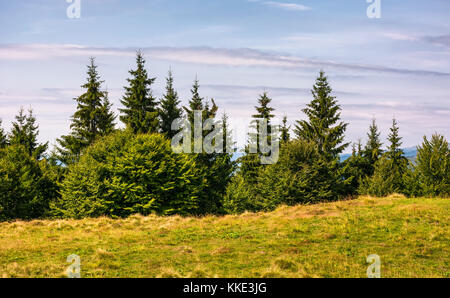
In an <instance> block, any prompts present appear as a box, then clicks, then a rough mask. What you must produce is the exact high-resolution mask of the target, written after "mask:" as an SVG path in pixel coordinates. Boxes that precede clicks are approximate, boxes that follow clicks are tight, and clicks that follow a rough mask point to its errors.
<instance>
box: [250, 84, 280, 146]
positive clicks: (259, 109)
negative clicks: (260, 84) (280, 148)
mask: <svg viewBox="0 0 450 298" xmlns="http://www.w3.org/2000/svg"><path fill="white" fill-rule="evenodd" d="M271 101H272V99H271V98H270V97H269V96H268V95H267V92H264V93H263V94H262V95H260V96H259V98H258V104H259V105H258V106H255V109H256V114H254V115H252V118H253V119H255V120H253V121H252V123H251V128H252V129H253V130H254V133H251V134H250V142H252V141H253V142H255V143H256V144H255V148H256V151H257V152H258V154H259V153H261V150H260V140H261V139H262V138H263V137H264V136H262V135H261V133H260V125H261V123H260V121H258V120H262V119H264V120H267V142H268V143H270V141H271V135H270V134H271V127H270V124H271V119H272V118H273V117H275V115H273V114H272V112H273V111H275V109H274V108H272V107H270V106H269V104H270V103H271Z"/></svg>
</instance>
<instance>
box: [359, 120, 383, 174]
mask: <svg viewBox="0 0 450 298" xmlns="http://www.w3.org/2000/svg"><path fill="white" fill-rule="evenodd" d="M367 136H368V140H367V144H366V146H365V147H364V152H363V155H364V158H365V159H366V161H367V173H366V174H367V175H369V176H371V175H373V172H374V170H375V163H376V162H377V161H378V160H379V159H380V157H381V155H382V153H383V151H382V150H381V146H382V143H381V141H380V133H379V131H378V126H377V124H376V120H375V118H374V119H372V124H371V125H370V127H369V132H368V133H367Z"/></svg>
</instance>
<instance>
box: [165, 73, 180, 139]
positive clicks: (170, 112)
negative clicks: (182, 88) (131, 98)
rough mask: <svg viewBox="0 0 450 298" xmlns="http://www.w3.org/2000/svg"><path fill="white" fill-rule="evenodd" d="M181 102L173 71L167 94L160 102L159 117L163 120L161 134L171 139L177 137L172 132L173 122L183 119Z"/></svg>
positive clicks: (167, 86) (170, 74) (169, 76)
mask: <svg viewBox="0 0 450 298" xmlns="http://www.w3.org/2000/svg"><path fill="white" fill-rule="evenodd" d="M179 104H180V100H178V93H177V92H176V91H175V89H174V88H173V76H172V71H170V70H169V74H168V76H167V78H166V93H165V94H164V97H163V99H161V102H160V110H159V117H160V120H161V124H160V125H161V132H162V133H163V134H165V135H166V136H167V137H168V138H169V139H172V138H173V136H175V135H176V133H177V132H176V131H172V122H173V121H174V120H175V119H178V118H181V116H182V114H183V111H182V110H181V108H180V107H179Z"/></svg>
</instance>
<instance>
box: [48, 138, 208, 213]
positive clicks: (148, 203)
mask: <svg viewBox="0 0 450 298" xmlns="http://www.w3.org/2000/svg"><path fill="white" fill-rule="evenodd" d="M202 183H203V178H202V175H199V173H198V169H197V167H196V165H195V159H194V157H193V156H192V155H186V154H176V153H174V152H173V151H172V149H171V146H170V141H169V140H167V139H165V138H164V137H163V136H162V135H159V134H153V135H147V134H145V135H133V134H131V133H129V132H126V131H119V132H117V133H114V134H112V135H110V136H107V137H104V138H102V139H100V140H99V141H97V142H96V143H94V144H93V145H92V146H91V147H89V148H88V149H87V150H86V152H85V154H84V155H83V156H82V157H81V159H80V161H79V162H78V163H77V164H75V165H73V166H71V167H70V168H69V172H68V174H67V176H66V178H65V180H64V182H63V183H62V198H61V200H59V201H58V202H57V204H54V206H53V209H54V212H55V214H57V215H62V216H64V217H74V218H82V217H96V216H103V215H105V216H112V217H125V216H129V215H131V214H134V213H141V214H143V215H148V214H150V213H158V214H161V215H168V214H195V213H197V212H198V206H199V199H198V198H199V195H200V193H201V192H202Z"/></svg>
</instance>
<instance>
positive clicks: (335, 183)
mask: <svg viewBox="0 0 450 298" xmlns="http://www.w3.org/2000/svg"><path fill="white" fill-rule="evenodd" d="M340 173H341V171H340V166H339V163H338V161H337V160H331V161H330V160H327V159H324V158H322V156H321V155H320V154H319V152H318V149H317V146H316V145H315V144H314V143H312V142H307V141H304V140H295V141H292V142H289V143H286V144H284V146H283V147H281V151H280V158H279V160H278V162H277V163H276V164H273V165H269V166H266V167H261V168H260V173H258V178H257V183H256V184H249V183H246V182H245V179H243V178H242V177H239V176H238V177H235V178H234V180H233V182H232V184H231V185H230V186H229V188H228V192H227V195H226V196H225V203H224V205H225V206H226V208H227V211H230V212H242V211H246V210H247V211H263V210H273V209H275V208H276V207H277V206H279V205H280V204H287V205H295V204H300V203H315V202H320V201H334V200H337V199H338V198H339V197H340V196H341V194H342V193H343V190H344V188H345V183H346V182H347V181H345V180H344V179H343V178H342V176H341V175H340Z"/></svg>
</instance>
